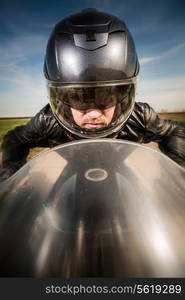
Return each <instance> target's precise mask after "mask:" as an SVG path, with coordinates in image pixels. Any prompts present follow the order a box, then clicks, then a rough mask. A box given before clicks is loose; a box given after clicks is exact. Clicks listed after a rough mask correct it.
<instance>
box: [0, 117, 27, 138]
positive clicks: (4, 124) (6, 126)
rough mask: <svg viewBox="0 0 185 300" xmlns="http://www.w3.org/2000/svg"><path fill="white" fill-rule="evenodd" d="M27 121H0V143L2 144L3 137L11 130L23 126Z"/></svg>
mask: <svg viewBox="0 0 185 300" xmlns="http://www.w3.org/2000/svg"><path fill="white" fill-rule="evenodd" d="M28 121H29V119H28V118H25V119H19V118H18V119H0V143H1V142H2V139H3V136H4V135H5V134H6V133H7V132H8V131H9V130H11V129H13V128H15V127H16V126H19V125H24V124H26V123H27V122H28Z"/></svg>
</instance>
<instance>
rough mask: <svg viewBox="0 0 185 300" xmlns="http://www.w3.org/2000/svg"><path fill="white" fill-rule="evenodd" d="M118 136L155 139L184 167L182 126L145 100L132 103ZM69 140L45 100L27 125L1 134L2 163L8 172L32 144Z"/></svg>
mask: <svg viewBox="0 0 185 300" xmlns="http://www.w3.org/2000/svg"><path fill="white" fill-rule="evenodd" d="M117 138H119V139H124V140H129V141H133V142H138V143H149V142H151V141H154V142H157V143H158V145H159V148H160V150H161V151H162V152H163V153H165V154H166V155H168V156H169V157H170V158H171V159H173V160H174V161H176V162H177V163H179V164H180V165H181V166H183V167H185V128H183V127H181V126H179V125H177V124H176V123H175V122H172V121H169V120H163V119H160V118H159V116H158V115H157V114H156V113H155V111H154V110H153V109H152V108H151V107H150V106H149V105H148V104H146V103H140V102H138V103H136V104H135V107H134V110H133V112H132V114H131V116H130V117H129V119H128V121H127V123H126V124H125V125H124V127H123V129H122V130H121V132H120V133H119V135H118V136H117ZM69 141H70V138H69V137H68V136H67V133H66V131H65V130H64V129H63V128H62V127H61V126H60V125H59V124H58V122H57V121H56V119H55V118H54V116H53V114H52V111H51V108H50V106H49V104H48V105H46V106H45V107H44V108H43V109H42V110H41V111H40V112H39V113H38V114H37V115H36V116H35V117H33V118H32V119H31V120H30V121H29V122H28V123H27V124H26V125H23V126H18V127H16V128H15V129H13V130H11V131H9V132H8V133H7V135H6V136H5V137H4V140H3V144H2V149H3V161H2V164H3V167H4V168H6V169H9V175H11V174H12V173H14V172H15V171H16V170H18V169H19V168H20V167H21V166H22V165H23V164H24V163H25V162H26V158H27V155H28V153H29V150H30V149H31V148H33V147H54V146H57V145H60V144H63V143H66V142H69Z"/></svg>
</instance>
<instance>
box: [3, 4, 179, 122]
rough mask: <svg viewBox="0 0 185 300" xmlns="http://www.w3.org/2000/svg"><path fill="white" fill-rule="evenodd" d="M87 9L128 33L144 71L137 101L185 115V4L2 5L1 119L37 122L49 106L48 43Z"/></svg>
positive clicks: (141, 74) (140, 75) (139, 81)
mask: <svg viewBox="0 0 185 300" xmlns="http://www.w3.org/2000/svg"><path fill="white" fill-rule="evenodd" d="M88 7H95V8H97V9H99V10H101V11H105V12H108V13H111V14H114V15H116V16H118V17H119V18H121V19H122V20H124V21H125V23H126V24H127V26H128V27H129V29H130V31H131V33H132V36H133V38H134V41H135V45H136V49H137V52H138V57H139V61H140V67H141V68H140V74H139V78H138V84H137V96H136V100H137V101H142V102H148V103H149V104H150V105H152V107H153V108H154V109H156V110H157V111H161V110H165V111H182V110H185V1H184V0H155V1H154V0H145V1H144V0H81V1H74V0H71V1H69V0H60V1H59V0H52V1H51V0H50V1H49V0H32V1H26V0H24V1H23V0H0V117H8V116H33V115H34V114H35V113H37V112H38V111H39V110H40V109H41V108H42V107H43V106H44V105H45V104H46V103H47V102H48V99H47V94H46V87H45V86H46V84H45V79H44V75H43V60H44V55H45V48H46V44H47V40H48V37H49V35H50V33H51V31H52V29H53V27H54V25H55V24H56V23H57V22H58V21H60V20H61V19H62V18H64V17H66V16H68V15H70V14H73V13H75V12H78V11H80V10H81V9H83V8H88Z"/></svg>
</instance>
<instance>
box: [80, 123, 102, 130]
mask: <svg viewBox="0 0 185 300" xmlns="http://www.w3.org/2000/svg"><path fill="white" fill-rule="evenodd" d="M102 127H105V123H85V124H84V128H88V129H91V128H102Z"/></svg>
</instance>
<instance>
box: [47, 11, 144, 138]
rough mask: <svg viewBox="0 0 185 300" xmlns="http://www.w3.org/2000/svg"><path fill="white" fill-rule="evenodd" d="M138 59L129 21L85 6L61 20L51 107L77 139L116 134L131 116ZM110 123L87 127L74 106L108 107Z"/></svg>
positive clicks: (50, 60)
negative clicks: (81, 123) (77, 117)
mask: <svg viewBox="0 0 185 300" xmlns="http://www.w3.org/2000/svg"><path fill="white" fill-rule="evenodd" d="M138 72H139V63H138V58H137V54H136V51H135V46H134V43H133V39H132V37H131V34H130V32H129V31H128V29H127V27H126V25H125V24H124V23H123V22H122V21H121V20H119V19H118V18H116V17H115V16H112V15H109V14H106V13H103V12H99V11H97V10H96V9H86V10H83V11H82V12H80V13H78V14H74V15H72V16H70V17H68V18H65V19H63V20H62V21H60V22H59V23H58V24H57V25H56V26H55V28H54V30H53V32H52V34H51V36H50V39H49V41H48V46H47V51H46V56H45V63H44V73H45V77H46V79H47V87H48V95H49V101H50V105H51V108H52V111H53V113H54V115H55V117H56V119H57V120H58V122H59V123H60V124H61V125H62V126H63V127H64V128H65V129H66V130H67V131H68V133H70V134H72V135H74V136H75V137H82V138H85V137H86V138H98V137H108V136H114V135H116V134H117V133H118V131H119V130H120V129H121V128H122V127H123V124H124V123H125V122H126V120H127V119H128V117H129V116H130V114H131V112H132V110H133V107H134V101H135V84H136V76H137V74H138ZM113 106H114V114H113V116H112V119H111V121H110V122H109V123H105V124H104V126H102V127H101V128H95V129H93V128H91V129H88V128H85V127H84V128H83V127H81V126H79V125H77V123H76V122H75V121H74V118H73V115H72V110H71V108H74V109H77V110H80V111H86V110H87V109H92V108H95V109H99V110H105V109H107V108H110V107H113Z"/></svg>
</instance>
